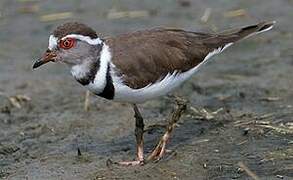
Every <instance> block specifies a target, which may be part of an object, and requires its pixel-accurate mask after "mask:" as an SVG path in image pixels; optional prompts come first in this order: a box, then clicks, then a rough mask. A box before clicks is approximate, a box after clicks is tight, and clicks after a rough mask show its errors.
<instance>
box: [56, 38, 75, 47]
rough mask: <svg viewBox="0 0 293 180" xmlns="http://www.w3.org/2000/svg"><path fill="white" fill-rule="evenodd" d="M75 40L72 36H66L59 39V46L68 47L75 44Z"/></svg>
mask: <svg viewBox="0 0 293 180" xmlns="http://www.w3.org/2000/svg"><path fill="white" fill-rule="evenodd" d="M75 42H76V40H75V39H73V38H66V39H64V40H61V41H60V43H59V46H60V48H62V49H70V48H72V47H73V46H74V45H75Z"/></svg>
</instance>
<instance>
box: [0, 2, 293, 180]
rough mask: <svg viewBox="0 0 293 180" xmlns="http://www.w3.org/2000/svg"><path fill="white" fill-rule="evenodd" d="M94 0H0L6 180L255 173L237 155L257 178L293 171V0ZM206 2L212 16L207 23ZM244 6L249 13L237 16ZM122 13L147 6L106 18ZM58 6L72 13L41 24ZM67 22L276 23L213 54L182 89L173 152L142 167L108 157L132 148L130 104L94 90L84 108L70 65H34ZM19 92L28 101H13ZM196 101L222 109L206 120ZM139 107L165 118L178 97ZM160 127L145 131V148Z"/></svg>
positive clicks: (114, 27) (218, 26)
mask: <svg viewBox="0 0 293 180" xmlns="http://www.w3.org/2000/svg"><path fill="white" fill-rule="evenodd" d="M98 2H99V3H97V1H94V0H83V1H81V0H72V1H65V0H62V1H57V0H52V1H40V0H35V1H21V0H18V1H16V0H2V1H0V41H1V43H0V94H1V95H0V109H1V111H0V179H1V178H3V179H6V178H7V179H36V180H39V179H48V180H49V179H217V180H218V179H251V177H250V176H248V175H247V174H246V172H245V171H244V170H243V168H239V166H238V163H239V162H243V163H244V164H245V165H246V166H247V167H248V168H249V169H250V170H251V171H253V172H254V173H255V174H257V176H259V177H260V178H261V179H281V178H283V179H292V178H293V163H292V162H293V161H292V160H293V133H292V115H293V104H292V103H293V91H292V89H293V78H292V74H293V53H292V52H293V49H292V47H293V34H292V32H293V25H292V18H293V1H292V0H239V1H234V0H220V1H213V0H208V1H203V0H198V1H196V0H194V1H191V4H190V5H188V3H187V6H184V3H183V6H182V3H178V2H177V1H175V0H172V1H171V0H160V1H158V0H143V1H134V0H124V1H119V0H100V1H98ZM181 2H182V1H181ZM185 2H188V1H185ZM206 8H211V16H210V17H209V19H208V22H207V23H203V22H201V20H200V18H201V17H202V15H203V14H204V11H205V9H206ZM111 9H112V10H111ZM239 9H243V10H242V11H245V14H244V15H241V16H237V15H236V14H235V11H234V10H239ZM115 10H116V11H134V10H135V11H137V10H143V11H145V12H144V13H143V14H142V16H143V17H132V18H127V17H122V18H118V19H112V18H111V16H110V18H109V16H108V13H109V12H115ZM231 11H232V12H231ZM57 12H72V15H73V16H72V18H69V19H66V20H54V21H45V22H44V21H41V20H42V19H41V16H43V15H47V14H52V13H57ZM229 12H230V13H229ZM146 15H147V16H146ZM43 18H44V17H43ZM45 18H46V16H45ZM45 20H46V19H45ZM69 20H79V21H82V22H84V23H87V24H89V25H91V26H92V27H94V28H95V29H96V30H97V31H98V32H99V33H100V34H103V36H110V35H115V34H118V33H123V32H128V31H133V30H138V29H144V28H150V27H154V26H171V27H178V28H185V29H188V30H193V31H210V32H213V31H220V30H224V29H227V28H231V27H237V26H242V25H247V24H250V23H255V22H258V21H261V20H277V24H276V28H274V29H273V30H272V31H270V32H267V33H264V34H262V35H259V36H257V37H253V38H250V39H247V40H244V41H242V42H241V43H239V44H236V45H235V46H233V47H231V48H229V49H228V50H227V51H225V52H224V53H222V54H221V55H218V56H216V57H214V58H213V60H214V61H212V62H210V63H208V64H207V65H206V66H205V67H203V68H202V69H201V71H200V72H199V73H198V74H196V75H195V76H194V77H193V78H192V79H191V80H190V81H189V82H188V83H186V84H185V85H184V86H183V87H181V88H180V89H179V90H178V91H177V93H178V94H180V95H182V96H184V97H186V99H188V100H189V102H190V103H189V106H188V107H189V108H188V111H187V112H186V113H185V115H184V117H183V118H182V121H181V123H180V124H179V125H180V126H179V127H178V128H177V129H176V132H175V134H174V135H173V138H172V140H171V142H170V144H169V146H168V149H170V150H171V151H172V153H169V154H168V155H167V156H166V157H165V158H164V159H163V160H161V161H160V162H158V163H149V164H146V165H145V166H142V167H117V166H111V167H107V166H106V161H107V159H109V158H111V159H112V160H114V161H119V160H129V159H133V158H134V157H135V156H134V153H135V146H134V142H135V141H134V134H133V130H134V129H133V127H134V120H133V112H132V110H131V107H130V106H129V105H127V104H119V103H112V102H108V101H106V100H103V99H101V98H96V97H91V102H90V103H91V108H90V111H89V112H85V111H84V109H83V102H84V93H85V89H83V88H82V87H81V86H80V85H79V84H78V83H76V82H75V81H74V80H73V78H72V77H71V76H70V73H69V69H67V68H66V67H65V66H63V65H56V64H53V63H52V64H48V65H46V66H43V67H42V68H40V69H38V70H36V71H32V69H31V66H32V61H33V60H35V59H36V58H37V57H38V56H39V55H40V54H41V53H42V52H43V51H44V50H45V49H46V47H47V43H48V42H47V41H48V35H49V34H50V32H51V31H52V29H53V28H54V27H55V26H57V25H58V24H60V23H63V22H65V21H69ZM16 95H25V97H19V96H18V98H15V96H16ZM9 97H10V100H9ZM27 97H28V98H30V100H28V99H27V100H28V101H26V100H25V99H26V98H27ZM19 99H20V100H21V99H24V100H23V101H24V102H23V101H21V102H19V103H20V104H17V103H14V105H13V104H12V103H11V101H13V100H14V101H15V100H16V101H17V100H19ZM17 102H18V101H17ZM18 105H20V106H21V107H20V108H18V107H17V106H18ZM191 107H194V108H197V109H199V110H200V111H201V112H203V108H204V109H205V110H206V111H207V112H215V111H217V110H219V109H220V110H221V109H222V111H219V112H218V113H214V114H213V117H212V118H209V117H206V115H204V114H205V113H196V112H194V111H193V110H192V109H194V108H191ZM140 108H141V109H142V113H143V116H144V118H145V121H146V124H147V125H151V124H155V123H159V124H162V123H165V119H166V117H168V114H169V113H170V111H171V110H172V108H174V105H173V104H172V103H171V102H170V101H169V100H167V99H165V98H161V99H157V100H154V101H149V102H147V103H145V104H142V105H140ZM210 115H211V114H210ZM162 132H163V130H162V129H153V130H152V131H151V132H149V133H146V135H145V137H146V152H149V151H150V150H151V149H152V147H153V146H154V144H155V143H156V142H157V140H158V137H159V136H160V134H162ZM77 148H80V150H81V152H82V157H77Z"/></svg>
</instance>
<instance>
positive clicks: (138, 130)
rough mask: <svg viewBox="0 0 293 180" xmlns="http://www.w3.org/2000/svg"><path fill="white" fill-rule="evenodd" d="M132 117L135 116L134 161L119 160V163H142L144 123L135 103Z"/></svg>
mask: <svg viewBox="0 0 293 180" xmlns="http://www.w3.org/2000/svg"><path fill="white" fill-rule="evenodd" d="M133 110H134V117H135V137H136V153H137V157H136V160H135V161H125V162H119V164H120V165H142V164H143V163H144V157H143V133H144V123H143V118H142V116H141V114H140V112H139V110H138V107H137V106H136V104H133Z"/></svg>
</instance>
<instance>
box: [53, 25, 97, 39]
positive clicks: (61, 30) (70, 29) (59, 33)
mask: <svg viewBox="0 0 293 180" xmlns="http://www.w3.org/2000/svg"><path fill="white" fill-rule="evenodd" d="M53 34H54V36H55V37H57V38H58V39H61V38H62V37H64V36H66V35H68V34H78V35H83V36H89V37H90V38H92V39H94V38H97V37H98V35H97V34H96V32H95V31H94V30H93V29H92V28H90V27H88V26H87V25H85V24H82V23H78V22H68V23H65V24H62V25H60V26H58V27H57V28H56V29H55V30H54V32H53Z"/></svg>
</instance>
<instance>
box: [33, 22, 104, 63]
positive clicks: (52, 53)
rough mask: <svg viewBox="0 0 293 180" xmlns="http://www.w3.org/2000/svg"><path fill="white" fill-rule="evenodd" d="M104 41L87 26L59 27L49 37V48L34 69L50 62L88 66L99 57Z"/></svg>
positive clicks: (70, 23) (69, 25) (71, 25)
mask: <svg viewBox="0 0 293 180" xmlns="http://www.w3.org/2000/svg"><path fill="white" fill-rule="evenodd" d="M102 46H103V40H102V39H100V38H99V37H98V35H97V33H96V32H95V31H94V30H93V29H92V28H90V27H88V26H87V25H85V24H82V23H77V22H69V23H65V24H63V25H60V26H58V27H57V28H56V29H55V30H54V31H53V34H51V35H50V37H49V46H48V49H47V51H46V52H45V53H44V55H43V56H42V57H41V58H40V59H39V60H37V61H36V62H35V63H34V65H33V68H37V67H39V66H41V65H43V64H46V63H48V62H50V61H52V62H63V63H65V64H68V65H70V66H74V65H80V64H86V63H87V61H93V60H95V59H97V57H99V53H100V51H101V49H102Z"/></svg>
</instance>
